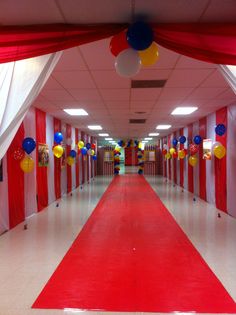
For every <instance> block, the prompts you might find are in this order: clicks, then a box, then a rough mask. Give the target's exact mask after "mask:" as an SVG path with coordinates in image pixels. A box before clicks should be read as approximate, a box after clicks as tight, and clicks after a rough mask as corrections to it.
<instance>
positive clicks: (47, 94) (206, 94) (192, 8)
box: [0, 0, 236, 139]
mask: <svg viewBox="0 0 236 315" xmlns="http://www.w3.org/2000/svg"><path fill="white" fill-rule="evenodd" d="M141 13H142V14H145V15H147V16H148V17H149V18H150V20H152V21H154V22H160V23H166V22H235V21H236V1H235V0H198V1H196V0H165V1H163V0H162V1H161V0H160V1H157V0H149V1H144V0H131V1H128V0H126V1H124V0H113V1H111V0H96V1H94V0H86V1H80V0H66V1H65V0H54V1H53V0H42V1H38V0H21V1H17V0H4V1H0V24H2V25H10V24H15V25H20V24H21V25H22V24H45V23H108V22H117V23H120V22H131V21H132V18H133V17H134V16H135V15H137V14H141ZM109 42H110V39H105V40H100V41H97V42H94V43H91V44H86V45H82V46H80V47H75V48H72V49H69V50H66V51H64V53H63V55H62V57H61V59H60V60H59V62H58V64H57V66H56V67H55V69H54V71H53V73H52V75H51V77H50V78H49V80H48V82H47V83H46V85H45V87H44V88H43V90H42V92H41V93H40V95H39V97H38V98H37V100H36V101H35V103H34V106H36V107H38V108H41V109H42V110H44V111H46V112H48V113H50V114H51V115H53V116H55V117H58V118H60V119H62V120H63V121H65V122H67V123H70V124H72V125H73V126H75V127H78V128H80V129H81V130H85V131H86V132H87V133H88V129H87V126H88V125H90V124H99V125H101V126H102V127H103V131H102V132H107V133H109V135H110V136H112V137H113V138H115V139H120V138H142V137H146V136H148V133H150V132H155V131H156V130H155V128H156V126H157V125H158V124H171V125H172V129H171V132H172V131H174V130H177V129H179V128H181V127H183V126H185V125H187V124H188V123H191V122H194V121H196V120H198V119H199V118H201V117H203V116H205V115H207V114H209V113H211V112H213V111H215V110H216V109H218V108H220V107H223V106H226V105H229V104H232V103H236V96H235V94H234V93H233V91H232V90H231V89H230V88H229V86H228V84H227V83H226V81H225V80H224V78H223V76H222V75H221V74H220V72H219V70H218V68H217V65H214V64H209V63H204V62H200V61H197V60H194V59H191V58H188V57H185V56H181V55H179V54H177V53H174V52H172V51H169V50H167V49H165V48H162V47H159V56H160V58H159V61H158V62H157V63H156V65H155V66H152V67H148V68H147V67H146V68H143V69H142V70H141V71H140V73H139V74H138V75H136V76H135V77H134V78H133V79H137V80H167V82H166V84H165V86H164V87H163V88H146V89H137V88H136V89H133V88H132V89H131V79H127V78H123V77H120V76H119V75H118V74H116V71H115V68H114V61H115V57H114V56H113V55H112V54H111V53H110V50H109ZM177 106H197V107H198V108H199V109H198V110H197V111H196V112H195V113H193V114H192V115H189V116H184V117H183V116H182V117H178V116H177V117H176V116H172V115H171V112H172V110H173V109H174V108H175V107H177ZM63 108H83V109H85V110H86V111H87V112H88V114H89V115H88V116H84V117H73V116H69V115H68V114H66V113H65V112H63ZM136 112H145V113H143V114H137V113H136ZM129 119H146V123H145V124H129ZM89 133H90V134H92V135H96V134H97V133H98V132H92V133H91V132H89ZM167 133H170V131H168V132H161V135H166V134H167Z"/></svg>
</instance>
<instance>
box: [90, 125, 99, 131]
mask: <svg viewBox="0 0 236 315" xmlns="http://www.w3.org/2000/svg"><path fill="white" fill-rule="evenodd" d="M88 129H91V130H102V127H101V126H99V125H92V126H88Z"/></svg>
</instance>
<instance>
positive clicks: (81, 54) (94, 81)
mask: <svg viewBox="0 0 236 315" xmlns="http://www.w3.org/2000/svg"><path fill="white" fill-rule="evenodd" d="M78 51H79V54H80V56H81V58H82V60H83V62H84V64H85V66H86V68H87V70H88V72H89V74H90V76H91V78H92V80H93V83H94V85H95V87H96V89H97V92H98V94H99V96H100V97H101V99H102V102H103V105H104V107H105V108H106V109H107V111H108V113H109V116H110V120H111V121H112V124H113V128H115V124H114V120H113V118H112V116H111V114H110V111H109V108H108V106H107V104H106V102H105V100H104V98H103V96H102V94H101V92H100V89H99V88H98V86H97V83H96V80H95V78H94V76H93V74H92V71H91V70H90V68H89V66H88V64H87V61H86V59H85V58H84V55H83V52H82V51H81V50H80V48H79V47H78ZM103 129H104V130H106V131H108V130H107V128H106V127H105V126H103Z"/></svg>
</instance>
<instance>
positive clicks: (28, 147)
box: [22, 138, 36, 154]
mask: <svg viewBox="0 0 236 315" xmlns="http://www.w3.org/2000/svg"><path fill="white" fill-rule="evenodd" d="M22 148H23V149H24V151H25V152H26V153H27V154H30V153H31V152H33V151H34V149H35V148H36V142H35V140H34V139H33V138H25V139H24V140H23V142H22Z"/></svg>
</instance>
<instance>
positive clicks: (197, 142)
mask: <svg viewBox="0 0 236 315" xmlns="http://www.w3.org/2000/svg"><path fill="white" fill-rule="evenodd" d="M193 142H194V143H195V144H200V143H201V142H202V137H201V136H199V135H197V136H195V137H194V138H193Z"/></svg>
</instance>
